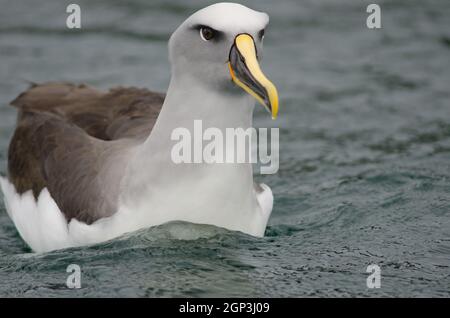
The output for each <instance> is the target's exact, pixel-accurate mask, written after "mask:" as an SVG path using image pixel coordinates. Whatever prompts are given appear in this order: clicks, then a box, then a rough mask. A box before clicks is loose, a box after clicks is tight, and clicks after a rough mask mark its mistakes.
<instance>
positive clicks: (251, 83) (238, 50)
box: [228, 34, 278, 119]
mask: <svg viewBox="0 0 450 318" xmlns="http://www.w3.org/2000/svg"><path fill="white" fill-rule="evenodd" d="M228 66H229V68H230V73H231V78H232V79H233V82H234V83H235V84H236V85H238V86H239V87H241V88H242V89H243V90H245V91H246V92H247V93H249V94H250V95H252V96H253V97H254V98H255V99H256V100H257V101H258V102H260V103H261V104H262V105H263V106H265V107H266V109H267V110H268V111H269V112H270V113H271V114H272V118H273V119H275V118H277V115H278V92H277V89H276V87H275V85H273V83H272V82H271V81H269V80H268V79H267V77H266V76H265V75H264V73H263V72H262V71H261V68H260V66H259V63H258V57H257V55H256V47H255V42H254V41H253V38H252V37H251V36H250V35H248V34H240V35H238V36H237V37H236V39H235V43H234V45H233V47H232V48H231V51H230V60H229V62H228Z"/></svg>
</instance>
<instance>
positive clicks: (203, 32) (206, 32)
mask: <svg viewBox="0 0 450 318" xmlns="http://www.w3.org/2000/svg"><path fill="white" fill-rule="evenodd" d="M200 36H201V37H202V39H203V40H204V41H210V40H212V39H213V38H214V37H215V36H216V31H214V30H213V29H211V28H210V27H202V28H200Z"/></svg>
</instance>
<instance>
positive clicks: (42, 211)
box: [0, 177, 273, 253]
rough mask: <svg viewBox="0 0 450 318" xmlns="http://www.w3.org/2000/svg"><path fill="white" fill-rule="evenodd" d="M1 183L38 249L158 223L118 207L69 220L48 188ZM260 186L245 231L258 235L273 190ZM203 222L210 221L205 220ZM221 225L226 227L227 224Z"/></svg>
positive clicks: (10, 208)
mask: <svg viewBox="0 0 450 318" xmlns="http://www.w3.org/2000/svg"><path fill="white" fill-rule="evenodd" d="M0 186H1V189H2V192H3V195H4V202H5V206H6V210H7V212H8V215H9V217H10V218H11V220H12V221H13V222H14V225H15V226H16V228H17V231H18V232H19V234H20V236H21V237H22V238H23V240H24V241H25V242H26V243H27V244H28V245H29V246H30V248H31V249H32V250H33V251H35V252H37V253H43V252H48V251H52V250H58V249H63V248H68V247H76V246H83V245H90V244H95V243H100V242H104V241H107V240H110V239H113V238H115V237H118V236H120V235H122V234H124V233H128V232H133V231H137V230H139V229H142V228H146V227H150V226H155V225H160V224H161V223H159V224H158V223H155V222H153V221H152V220H146V219H145V217H144V218H143V217H142V216H139V215H136V214H132V213H131V212H130V211H127V210H126V209H119V211H118V212H117V213H116V214H114V215H113V216H111V217H109V218H104V219H101V220H98V221H97V222H95V223H93V224H91V225H87V224H86V223H82V222H79V221H77V220H75V219H72V220H71V221H70V222H69V223H68V222H67V221H66V219H65V217H64V215H63V213H62V212H61V211H60V209H59V208H58V206H57V204H56V202H55V201H54V200H53V198H52V197H51V195H50V193H49V191H48V190H47V189H44V190H42V192H41V194H40V195H39V197H38V199H37V200H35V198H34V196H33V194H32V193H31V191H28V192H26V193H24V194H22V195H21V194H18V193H17V191H16V189H15V187H14V185H12V184H11V183H10V182H9V181H8V180H7V179H6V178H2V177H0ZM261 187H262V188H263V189H264V191H263V192H261V193H259V194H257V195H256V198H257V201H258V205H259V208H260V211H261V213H258V215H255V220H254V222H252V223H253V224H254V225H255V226H256V230H255V229H254V228H253V229H252V230H249V231H248V234H253V235H257V236H262V235H263V233H264V230H265V227H266V224H267V221H268V219H269V216H270V213H271V211H272V207H273V195H272V191H271V190H270V188H269V187H268V186H267V185H264V184H262V185H261ZM176 220H180V219H178V218H177V216H176V215H173V216H171V219H170V220H167V221H176ZM182 221H183V220H182ZM204 224H211V222H208V220H205V222H204ZM213 225H217V224H213ZM223 227H225V228H228V227H227V226H226V224H225V225H224V226H223ZM231 230H234V229H233V228H231ZM244 232H247V231H245V230H244Z"/></svg>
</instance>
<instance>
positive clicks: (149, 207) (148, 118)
mask: <svg viewBox="0 0 450 318" xmlns="http://www.w3.org/2000/svg"><path fill="white" fill-rule="evenodd" d="M268 22H269V17H268V15H267V14H266V13H262V12H258V11H254V10H252V9H249V8H247V7H245V6H242V5H239V4H232V3H218V4H215V5H212V6H209V7H206V8H204V9H202V10H200V11H197V12H196V13H194V14H193V15H191V16H190V17H189V18H188V19H187V20H186V21H185V22H183V23H182V24H181V26H179V27H178V28H177V29H176V31H175V32H174V33H173V34H172V35H171V37H170V40H169V45H168V46H169V60H170V64H171V80H170V84H169V87H168V90H167V93H166V94H165V95H164V94H160V93H156V92H152V91H149V90H146V89H137V88H122V87H119V88H114V89H111V90H109V91H107V92H103V91H100V90H97V89H94V88H92V87H89V86H87V85H83V84H82V85H74V84H70V83H61V82H50V83H45V84H39V85H38V84H34V85H32V86H31V87H30V88H29V89H28V90H27V91H25V92H23V93H22V94H20V95H19V96H18V97H17V98H16V99H15V100H14V101H13V102H11V104H12V105H13V106H15V107H16V108H17V109H18V121H17V127H16V130H15V132H14V135H13V137H12V140H11V143H10V147H9V153H8V176H7V178H1V180H0V183H1V184H0V185H1V189H2V191H3V194H4V202H5V205H6V209H7V212H8V214H9V216H10V218H11V219H12V221H13V222H14V224H15V226H16V228H17V230H18V232H19V234H20V236H21V237H22V238H23V240H24V241H25V242H26V243H27V244H28V245H29V246H30V248H31V249H32V250H33V251H35V252H38V253H39V252H47V251H52V250H57V249H63V248H68V247H75V246H83V245H89V244H95V243H98V242H103V241H107V240H110V239H113V238H115V237H118V236H120V235H122V234H124V233H127V232H133V231H136V230H139V229H142V228H147V227H151V226H156V225H160V224H164V223H167V222H171V221H184V222H190V223H197V224H209V225H214V226H217V227H221V228H225V229H229V230H233V231H241V232H244V233H247V234H250V235H253V236H259V237H261V236H263V235H264V231H265V228H266V226H267V222H268V219H269V216H270V214H271V212H272V207H273V195H272V192H271V190H270V188H269V187H268V186H267V185H265V184H255V183H254V181H253V171H252V165H251V163H245V164H242V163H226V164H175V163H174V162H173V161H172V160H171V157H170V154H171V147H172V144H173V143H172V142H171V132H172V131H173V130H174V129H176V128H178V127H185V128H187V129H193V124H194V121H195V120H202V123H203V126H204V127H215V128H217V129H219V130H221V131H225V129H227V128H243V129H247V128H250V127H252V116H253V109H254V105H255V104H256V101H257V102H259V103H260V104H262V105H263V106H264V107H265V108H266V109H267V110H268V111H269V112H270V114H271V116H272V117H273V118H275V117H276V116H277V113H278V93H277V90H276V88H275V86H274V85H273V84H272V82H270V81H269V80H268V79H267V77H266V76H265V75H264V73H263V72H262V71H261V68H260V66H259V59H260V57H261V50H262V44H263V38H264V30H265V28H266V26H267V25H268ZM255 100H256V101H255Z"/></svg>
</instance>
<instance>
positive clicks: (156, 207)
mask: <svg viewBox="0 0 450 318" xmlns="http://www.w3.org/2000/svg"><path fill="white" fill-rule="evenodd" d="M194 81H195V80H194V79H192V78H188V77H184V78H183V77H182V78H178V79H173V78H172V80H171V83H170V86H169V89H168V92H167V96H166V99H165V101H164V105H163V108H162V111H161V113H160V115H159V117H158V120H157V122H156V124H155V126H154V128H153V130H152V132H151V134H150V136H149V137H148V138H147V140H146V141H145V142H144V143H143V144H142V145H140V146H138V148H137V149H136V152H135V155H134V157H133V158H132V159H131V162H130V163H129V165H128V169H127V172H126V175H125V177H124V179H123V182H122V194H121V197H120V201H121V204H122V205H123V206H126V207H127V209H129V210H134V211H136V210H137V211H143V210H146V211H147V212H145V213H151V214H152V217H153V218H154V220H155V224H157V223H162V222H167V221H171V220H184V221H188V222H193V223H209V224H214V225H218V226H222V227H227V228H236V229H237V230H239V229H240V225H239V224H230V222H238V221H239V218H240V219H241V220H242V218H243V217H244V218H245V215H246V214H248V215H249V218H251V215H253V213H254V211H255V209H256V204H257V203H256V199H255V195H254V190H253V172H252V165H251V164H206V163H201V164H194V163H192V164H185V163H183V164H175V163H174V162H173V161H172V160H171V150H172V147H173V145H174V144H175V143H176V142H175V141H173V140H171V134H172V131H173V130H174V129H175V128H179V127H183V128H187V129H188V130H189V131H191V135H193V133H192V132H193V127H194V120H202V125H203V129H206V128H209V127H216V128H218V129H220V130H221V131H222V133H223V135H224V136H225V129H226V128H238V127H241V128H244V129H247V128H249V127H251V126H252V115H253V108H254V102H253V100H252V98H251V97H250V96H248V95H245V94H232V93H230V94H229V95H224V94H223V93H219V92H218V90H216V89H211V88H207V87H204V86H202V85H199V83H195V82H194ZM233 213H238V216H239V218H236V217H234V215H233ZM233 218H234V219H235V220H233Z"/></svg>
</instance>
